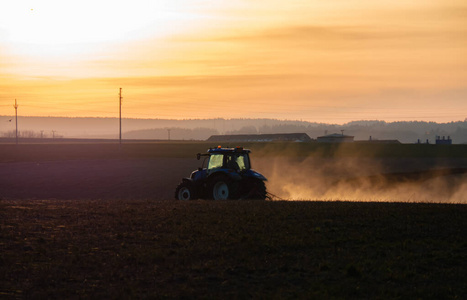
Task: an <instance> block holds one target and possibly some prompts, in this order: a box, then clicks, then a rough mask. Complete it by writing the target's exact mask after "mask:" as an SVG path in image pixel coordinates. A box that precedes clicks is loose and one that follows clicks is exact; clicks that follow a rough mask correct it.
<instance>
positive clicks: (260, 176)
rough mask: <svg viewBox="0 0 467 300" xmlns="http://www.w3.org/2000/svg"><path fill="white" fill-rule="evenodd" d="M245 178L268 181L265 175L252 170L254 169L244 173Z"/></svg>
mask: <svg viewBox="0 0 467 300" xmlns="http://www.w3.org/2000/svg"><path fill="white" fill-rule="evenodd" d="M243 178H255V179H258V180H262V181H268V179H267V178H266V177H264V176H263V174H261V173H259V172H256V171H255V170H252V169H250V170H246V171H245V172H244V173H243Z"/></svg>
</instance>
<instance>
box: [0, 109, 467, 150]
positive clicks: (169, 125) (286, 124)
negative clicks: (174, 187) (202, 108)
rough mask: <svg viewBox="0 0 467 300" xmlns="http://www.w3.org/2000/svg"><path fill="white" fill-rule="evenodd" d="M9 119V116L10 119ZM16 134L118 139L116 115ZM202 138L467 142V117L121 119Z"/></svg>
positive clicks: (33, 124)
mask: <svg viewBox="0 0 467 300" xmlns="http://www.w3.org/2000/svg"><path fill="white" fill-rule="evenodd" d="M10 120H11V121H10ZM18 129H19V132H20V136H23V137H30V138H34V137H36V138H40V137H41V136H42V137H43V138H47V137H52V135H55V137H66V138H112V139H114V138H118V134H119V120H118V118H66V117H21V116H20V117H18ZM169 129H170V138H171V139H172V140H205V139H207V138H209V136H211V135H216V134H275V133H297V132H302V133H306V134H308V135H309V136H310V137H311V138H313V139H315V138H317V137H318V136H322V135H325V134H331V133H341V132H342V130H343V131H344V132H345V134H348V135H352V136H355V140H368V139H370V136H371V138H372V139H373V140H377V139H380V140H399V141H401V142H402V143H415V142H417V140H420V141H422V142H426V140H429V142H430V143H434V141H435V138H436V136H441V137H443V136H445V137H446V138H447V137H448V136H450V137H451V139H452V140H453V143H454V144H464V143H467V119H466V120H464V121H457V122H449V123H436V122H423V121H409V122H406V121H404V122H402V121H401V122H385V121H378V120H361V121H352V122H349V123H346V124H343V125H338V124H325V123H316V122H307V121H299V120H276V119H220V118H219V119H186V120H169V119H123V120H122V132H123V138H124V139H159V140H161V139H162V140H164V139H168V138H169ZM14 134H15V122H14V118H13V117H12V116H0V136H10V137H12V136H14Z"/></svg>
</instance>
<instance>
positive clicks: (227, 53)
mask: <svg viewBox="0 0 467 300" xmlns="http://www.w3.org/2000/svg"><path fill="white" fill-rule="evenodd" d="M399 2H400V3H399ZM406 2H407V3H406ZM120 87H121V88H122V89H123V97H124V99H123V108H122V110H123V117H132V118H133V117H134V118H177V119H185V118H217V117H223V118H278V119H302V120H307V121H312V122H313V121H316V122H326V123H345V122H348V121H352V120H361V119H380V120H386V121H396V120H425V121H437V122H449V121H459V120H464V119H465V118H467V2H465V1H464V0H462V1H456V0H453V1H444V0H443V1H429V0H427V1H422V0H420V1H418V0H417V1H354V0H333V1H318V0H316V1H314V0H305V1H293V0H292V1H277V0H268V1H261V0H254V1H252V0H240V1H235V0H233V1H195V0H190V1H188V0H185V1H177V0H160V1H152V0H146V1H143V0H133V1H116V0H113V1H102V0H100V1H95V0H94V1H88V0H80V1H58V0H56V1H52V0H41V1H32V0H31V1H22V0H18V1H2V2H1V3H0V109H1V110H0V115H13V114H14V108H13V104H14V100H15V99H17V100H18V104H19V108H18V113H19V114H20V115H28V116H33V115H35V116H103V117H118V90H119V88H120Z"/></svg>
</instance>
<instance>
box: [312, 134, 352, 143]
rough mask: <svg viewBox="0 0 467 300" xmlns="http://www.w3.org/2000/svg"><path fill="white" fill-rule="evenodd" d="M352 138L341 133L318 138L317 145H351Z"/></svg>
mask: <svg viewBox="0 0 467 300" xmlns="http://www.w3.org/2000/svg"><path fill="white" fill-rule="evenodd" d="M353 139H354V137H353V136H351V135H344V134H343V133H342V134H340V133H333V134H328V135H323V136H319V137H318V139H317V140H318V143H352V142H353Z"/></svg>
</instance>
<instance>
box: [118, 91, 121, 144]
mask: <svg viewBox="0 0 467 300" xmlns="http://www.w3.org/2000/svg"><path fill="white" fill-rule="evenodd" d="M118 99H119V110H118V113H119V119H120V127H119V128H120V130H119V142H120V145H121V144H122V88H120V94H119V97H118Z"/></svg>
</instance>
